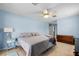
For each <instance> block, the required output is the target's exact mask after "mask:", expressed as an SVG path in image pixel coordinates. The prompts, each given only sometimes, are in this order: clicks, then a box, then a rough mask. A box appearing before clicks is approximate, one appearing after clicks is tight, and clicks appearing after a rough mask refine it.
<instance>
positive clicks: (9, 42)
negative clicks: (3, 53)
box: [0, 32, 16, 50]
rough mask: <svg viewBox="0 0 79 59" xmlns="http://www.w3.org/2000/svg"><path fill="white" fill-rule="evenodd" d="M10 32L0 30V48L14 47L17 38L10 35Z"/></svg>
mask: <svg viewBox="0 0 79 59" xmlns="http://www.w3.org/2000/svg"><path fill="white" fill-rule="evenodd" d="M10 35H11V33H10V32H0V50H5V49H10V48H14V47H15V46H16V45H15V40H14V39H13V38H11V37H10Z"/></svg>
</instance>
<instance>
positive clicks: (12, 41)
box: [5, 39, 16, 49]
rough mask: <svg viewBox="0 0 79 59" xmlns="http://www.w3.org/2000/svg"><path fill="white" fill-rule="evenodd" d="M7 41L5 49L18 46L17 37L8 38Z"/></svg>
mask: <svg viewBox="0 0 79 59" xmlns="http://www.w3.org/2000/svg"><path fill="white" fill-rule="evenodd" d="M6 43H7V46H6V47H5V49H11V48H15V47H16V41H15V39H11V40H7V42H6Z"/></svg>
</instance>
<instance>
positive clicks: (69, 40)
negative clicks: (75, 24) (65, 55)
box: [57, 35, 74, 44]
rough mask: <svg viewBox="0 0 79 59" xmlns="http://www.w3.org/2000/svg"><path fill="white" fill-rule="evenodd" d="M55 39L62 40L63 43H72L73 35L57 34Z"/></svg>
mask: <svg viewBox="0 0 79 59" xmlns="http://www.w3.org/2000/svg"><path fill="white" fill-rule="evenodd" d="M57 41H58V42H63V43H68V44H73V43H74V39H73V36H71V35H57Z"/></svg>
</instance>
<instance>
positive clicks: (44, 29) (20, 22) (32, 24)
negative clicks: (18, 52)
mask: <svg viewBox="0 0 79 59" xmlns="http://www.w3.org/2000/svg"><path fill="white" fill-rule="evenodd" d="M0 15H1V16H0V27H5V26H11V27H13V28H14V33H13V34H14V35H15V36H16V35H17V34H18V33H21V32H41V33H44V34H47V33H48V23H46V22H41V21H37V20H34V19H31V18H28V17H22V16H16V15H14V14H11V13H9V12H6V11H0Z"/></svg>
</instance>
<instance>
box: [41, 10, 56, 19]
mask: <svg viewBox="0 0 79 59" xmlns="http://www.w3.org/2000/svg"><path fill="white" fill-rule="evenodd" d="M41 14H42V16H43V17H44V18H49V17H56V13H55V11H53V12H51V11H49V9H44V10H43V11H42V13H41Z"/></svg>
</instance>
